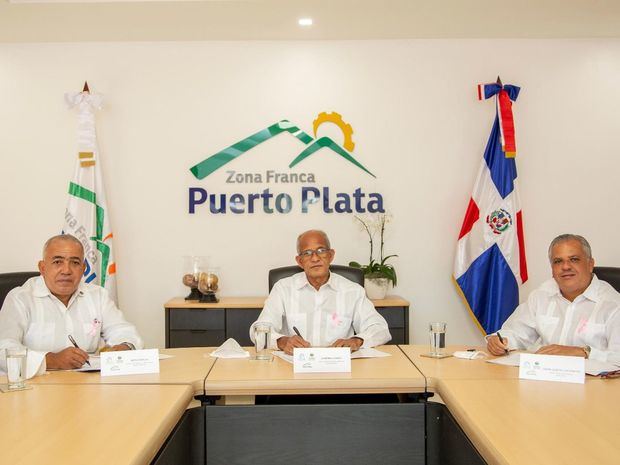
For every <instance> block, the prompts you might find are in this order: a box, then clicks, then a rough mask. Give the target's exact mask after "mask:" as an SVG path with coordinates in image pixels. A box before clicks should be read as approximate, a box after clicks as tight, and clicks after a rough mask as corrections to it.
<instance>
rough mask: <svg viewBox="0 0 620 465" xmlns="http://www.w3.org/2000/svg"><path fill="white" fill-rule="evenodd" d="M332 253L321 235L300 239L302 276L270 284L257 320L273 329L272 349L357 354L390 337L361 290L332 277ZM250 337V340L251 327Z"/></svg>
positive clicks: (307, 234)
mask: <svg viewBox="0 0 620 465" xmlns="http://www.w3.org/2000/svg"><path fill="white" fill-rule="evenodd" d="M335 253H336V252H335V250H334V249H332V248H331V245H330V242H329V238H328V237H327V234H325V233H324V232H323V231H318V230H310V231H306V232H304V233H302V234H300V235H299V237H298V238H297V256H296V257H295V261H296V262H297V264H298V265H299V266H300V267H301V268H302V269H303V272H300V273H297V274H295V275H293V276H290V277H288V278H284V279H281V280H280V281H278V282H277V283H276V284H275V285H274V286H273V289H272V291H271V293H270V294H269V297H268V298H267V300H266V301H265V306H264V307H263V311H262V312H261V314H260V315H259V317H258V320H256V323H269V324H270V325H271V327H272V332H271V341H270V346H271V348H273V349H275V348H277V349H279V350H283V351H284V352H286V353H287V354H292V353H293V349H294V348H295V347H312V346H314V347H325V346H333V347H350V348H351V351H355V350H358V349H359V348H360V347H374V346H378V345H381V344H385V343H386V342H388V341H389V340H390V339H392V336H391V335H390V331H389V329H388V325H387V322H386V321H385V319H384V318H383V317H382V316H381V315H380V314H379V313H378V312H377V310H375V307H374V306H373V304H372V302H370V300H368V298H367V297H366V292H365V291H364V288H363V287H361V286H360V285H359V284H356V283H354V282H352V281H349V280H348V279H346V278H344V277H342V276H340V275H338V274H336V273H330V271H329V265H330V264H331V263H332V261H333V260H334V255H335ZM256 323H254V324H256ZM252 326H253V325H252ZM295 330H297V332H298V333H299V334H296V331H295ZM250 337H251V338H253V337H254V331H253V327H252V328H250Z"/></svg>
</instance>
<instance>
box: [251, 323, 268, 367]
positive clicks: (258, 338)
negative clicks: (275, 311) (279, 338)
mask: <svg viewBox="0 0 620 465" xmlns="http://www.w3.org/2000/svg"><path fill="white" fill-rule="evenodd" d="M269 341H271V325H270V324H269V323H255V324H254V348H255V349H256V356H255V357H254V359H255V360H271V357H272V355H271V352H269Z"/></svg>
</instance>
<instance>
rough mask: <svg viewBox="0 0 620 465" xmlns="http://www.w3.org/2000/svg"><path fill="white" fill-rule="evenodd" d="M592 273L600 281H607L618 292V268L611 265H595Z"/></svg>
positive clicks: (619, 277) (619, 278) (619, 282)
mask: <svg viewBox="0 0 620 465" xmlns="http://www.w3.org/2000/svg"><path fill="white" fill-rule="evenodd" d="M594 274H595V275H596V277H597V278H598V279H600V280H602V281H607V282H608V283H609V284H611V286H612V287H613V288H614V289H615V290H616V291H618V292H620V268H615V267H613V266H595V267H594Z"/></svg>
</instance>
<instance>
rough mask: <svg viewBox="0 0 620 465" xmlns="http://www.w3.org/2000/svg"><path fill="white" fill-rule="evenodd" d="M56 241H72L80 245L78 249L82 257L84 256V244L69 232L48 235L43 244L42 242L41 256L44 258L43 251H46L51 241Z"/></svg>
mask: <svg viewBox="0 0 620 465" xmlns="http://www.w3.org/2000/svg"><path fill="white" fill-rule="evenodd" d="M56 241H65V242H73V243H74V244H77V245H79V246H80V250H81V251H82V257H83V256H84V245H83V244H82V243H81V242H80V240H79V239H78V238H77V237H75V236H73V235H71V234H57V235H56V236H52V237H50V238H49V239H48V240H47V241H45V244H43V258H45V252H47V248H48V247H49V246H50V245H51V244H52V242H56Z"/></svg>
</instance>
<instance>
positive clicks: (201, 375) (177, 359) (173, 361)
mask: <svg viewBox="0 0 620 465" xmlns="http://www.w3.org/2000/svg"><path fill="white" fill-rule="evenodd" d="M213 350H215V349H214V348H213V347H211V348H208V347H188V348H183V349H160V351H159V352H160V353H161V354H166V355H172V358H167V359H162V360H160V361H159V373H150V374H144V375H124V376H107V377H102V376H101V374H100V373H82V372H75V371H48V372H47V373H46V374H45V375H42V376H36V377H34V378H32V379H31V380H29V383H30V384H33V385H38V384H130V385H131V384H134V385H135V384H138V385H142V384H183V385H190V386H191V387H192V389H193V395H195V396H198V395H202V394H204V383H205V379H206V377H207V375H208V374H209V371H210V370H211V368H212V367H213V364H214V363H215V360H216V359H214V358H213V357H210V356H209V354H210V353H211V352H212V351H213Z"/></svg>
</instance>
